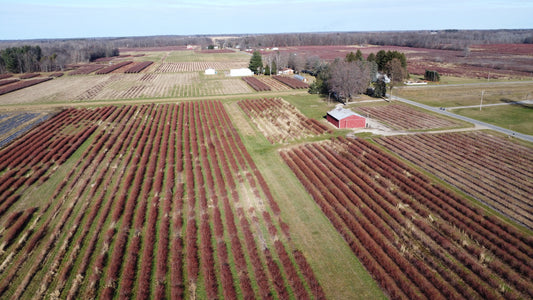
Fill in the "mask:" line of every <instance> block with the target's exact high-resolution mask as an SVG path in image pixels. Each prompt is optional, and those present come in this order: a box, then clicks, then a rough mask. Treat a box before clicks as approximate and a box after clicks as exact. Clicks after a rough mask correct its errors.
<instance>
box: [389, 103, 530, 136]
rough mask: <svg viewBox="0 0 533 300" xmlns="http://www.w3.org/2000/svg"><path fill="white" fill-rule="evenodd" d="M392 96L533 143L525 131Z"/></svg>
mask: <svg viewBox="0 0 533 300" xmlns="http://www.w3.org/2000/svg"><path fill="white" fill-rule="evenodd" d="M392 98H393V100H397V101H400V102H405V103H408V104H411V105H414V106H417V107H420V108H423V109H427V110H430V111H433V112H436V113H439V114H442V115H446V116H448V117H452V118H456V119H459V120H463V121H466V122H470V123H472V124H477V125H480V126H483V127H487V128H489V129H492V130H494V131H498V132H501V133H504V134H507V135H509V136H513V137H515V138H519V139H522V140H525V141H528V142H532V143H533V135H527V134H523V133H519V132H516V131H512V130H509V129H505V128H502V127H500V126H496V125H492V124H489V123H485V122H481V121H478V120H475V119H472V118H467V117H464V116H460V115H458V114H454V113H451V112H449V111H446V110H441V109H440V108H438V107H433V106H429V105H425V104H421V103H418V102H415V101H411V100H408V99H404V98H400V97H396V96H392ZM478 107H479V106H478Z"/></svg>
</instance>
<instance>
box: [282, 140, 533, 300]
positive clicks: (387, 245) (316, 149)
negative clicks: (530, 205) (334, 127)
mask: <svg viewBox="0 0 533 300" xmlns="http://www.w3.org/2000/svg"><path fill="white" fill-rule="evenodd" d="M281 155H282V157H283V158H284V160H285V161H286V162H287V164H288V165H289V166H290V167H291V169H292V170H293V171H294V172H295V174H296V176H297V177H298V178H299V179H300V181H301V182H302V184H303V185H304V186H305V187H306V189H307V191H308V192H309V193H310V194H311V195H312V196H313V199H314V200H315V201H316V202H317V204H318V205H319V206H320V207H321V208H322V210H323V212H324V214H325V215H326V216H327V217H328V218H329V219H330V221H331V223H332V224H333V225H334V226H335V228H337V230H338V232H339V233H340V234H341V235H342V236H343V237H344V239H345V240H346V242H347V243H348V244H349V245H350V247H351V248H352V251H353V252H354V254H355V255H356V256H357V257H358V258H359V259H360V260H361V261H362V263H363V264H364V265H365V267H366V269H367V270H368V271H369V272H370V273H371V274H372V276H373V277H374V278H375V280H377V281H378V282H379V284H380V285H381V286H382V287H383V289H384V290H385V291H386V292H387V294H388V295H389V296H390V297H391V298H392V299H458V298H465V299H499V298H502V297H504V298H510V299H516V298H530V297H532V296H533V284H532V282H533V281H532V280H533V264H532V263H533V262H532V260H531V256H532V255H533V239H532V238H531V236H528V235H525V234H523V233H521V232H519V231H517V230H516V229H515V228H514V227H513V226H510V225H508V224H507V223H504V222H502V221H501V220H499V219H498V218H494V217H493V216H491V215H488V214H486V212H484V211H483V210H482V209H479V208H477V207H475V206H472V205H470V204H469V201H468V200H467V199H465V198H463V197H461V196H459V195H457V194H455V193H454V192H452V191H450V190H449V189H447V188H446V187H444V186H443V185H441V184H438V183H434V182H432V181H431V180H430V179H429V178H428V177H426V176H425V175H423V174H421V173H420V172H418V171H417V170H415V169H413V168H411V167H409V166H407V165H406V164H404V163H402V162H401V161H399V160H397V159H395V158H394V157H392V156H390V155H388V154H386V153H385V152H384V151H382V150H380V149H379V148H378V147H377V146H375V145H373V144H371V143H369V142H368V141H365V140H361V139H345V138H337V139H334V140H331V141H325V142H321V143H311V144H307V145H303V146H297V147H294V148H290V149H288V150H283V151H281Z"/></svg>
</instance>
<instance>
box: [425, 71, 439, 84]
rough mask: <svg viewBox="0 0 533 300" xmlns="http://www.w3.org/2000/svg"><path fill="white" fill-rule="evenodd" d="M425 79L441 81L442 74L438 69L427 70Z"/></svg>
mask: <svg viewBox="0 0 533 300" xmlns="http://www.w3.org/2000/svg"><path fill="white" fill-rule="evenodd" d="M424 79H425V80H428V81H440V75H439V72H437V71H431V70H426V73H425V74H424Z"/></svg>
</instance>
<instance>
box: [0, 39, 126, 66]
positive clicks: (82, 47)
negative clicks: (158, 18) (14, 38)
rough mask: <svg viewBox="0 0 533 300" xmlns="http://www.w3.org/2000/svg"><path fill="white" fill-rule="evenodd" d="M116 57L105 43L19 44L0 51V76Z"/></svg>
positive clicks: (113, 49)
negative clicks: (42, 45) (1, 74)
mask: <svg viewBox="0 0 533 300" xmlns="http://www.w3.org/2000/svg"><path fill="white" fill-rule="evenodd" d="M117 55H119V51H118V49H117V48H112V47H110V46H109V45H106V44H105V43H81V42H70V43H64V42H62V43H51V44H49V45H45V46H44V47H41V46H39V45H36V46H33V45H22V46H13V47H7V48H4V49H2V50H0V73H7V72H10V73H28V72H51V71H57V70H63V69H64V68H65V67H66V65H68V64H74V63H82V62H90V61H94V60H96V59H98V58H102V57H111V56H117Z"/></svg>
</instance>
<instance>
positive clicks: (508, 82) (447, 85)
mask: <svg viewBox="0 0 533 300" xmlns="http://www.w3.org/2000/svg"><path fill="white" fill-rule="evenodd" d="M531 83H533V81H531V80H524V81H487V82H472V83H451V84H427V85H406V86H402V89H409V88H440V87H451V86H495V85H509V84H531Z"/></svg>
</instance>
